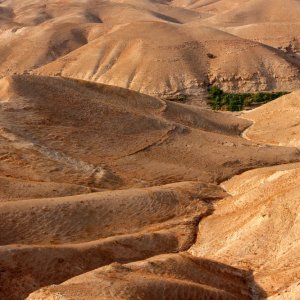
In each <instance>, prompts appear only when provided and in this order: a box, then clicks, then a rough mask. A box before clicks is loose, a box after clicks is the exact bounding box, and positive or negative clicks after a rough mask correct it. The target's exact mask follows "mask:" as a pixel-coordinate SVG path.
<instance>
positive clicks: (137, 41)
mask: <svg viewBox="0 0 300 300" xmlns="http://www.w3.org/2000/svg"><path fill="white" fill-rule="evenodd" d="M35 73H36V74H41V75H45V74H46V75H63V76H67V77H73V78H79V79H84V80H89V81H95V82H101V83H105V84H111V85H116V86H121V87H125V88H129V89H133V90H137V91H140V92H143V93H146V94H150V95H158V96H168V95H173V94H180V93H181V94H191V95H197V94H200V95H201V94H202V93H203V92H205V91H206V89H207V86H208V85H209V84H218V85H219V86H221V87H223V88H224V89H227V90H238V89H239V90H245V91H250V90H272V89H279V90H282V89H284V90H291V89H295V88H296V87H297V86H299V80H300V76H299V68H298V64H297V62H296V61H293V60H292V59H291V58H290V57H289V56H287V55H286V54H285V53H283V52H281V51H279V50H276V49H272V48H269V47H265V46H263V45H261V44H259V43H255V42H252V41H247V40H245V39H241V38H239V37H236V36H233V35H231V34H228V33H225V32H222V31H220V30H217V29H213V28H210V27H206V26H202V25H200V24H199V23H197V22H193V23H190V24H186V25H176V24H171V23H161V22H136V23H130V24H127V25H123V26H120V27H115V28H114V29H113V30H111V31H108V32H107V33H106V34H104V35H102V36H101V37H99V38H97V39H94V40H93V41H91V42H90V43H88V44H87V45H85V46H83V47H80V48H79V49H77V50H75V51H73V52H71V53H70V54H68V55H65V56H63V57H61V58H60V59H57V60H56V61H54V62H53V63H50V64H48V65H46V66H44V67H41V68H39V69H38V70H36V71H35Z"/></svg>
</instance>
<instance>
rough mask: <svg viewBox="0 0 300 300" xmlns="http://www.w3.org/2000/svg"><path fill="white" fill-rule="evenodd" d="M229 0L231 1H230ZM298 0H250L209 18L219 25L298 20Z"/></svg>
mask: <svg viewBox="0 0 300 300" xmlns="http://www.w3.org/2000/svg"><path fill="white" fill-rule="evenodd" d="M228 2H229V1H228ZM299 14H300V6H299V1H298V0H272V1H264V0H249V1H242V3H241V5H236V6H234V7H233V8H232V9H230V10H228V11H225V12H223V13H222V12H221V13H219V14H216V15H215V16H212V17H211V18H209V19H207V22H209V23H212V24H215V25H219V26H233V25H234V26H240V25H247V24H255V23H265V22H298V21H299Z"/></svg>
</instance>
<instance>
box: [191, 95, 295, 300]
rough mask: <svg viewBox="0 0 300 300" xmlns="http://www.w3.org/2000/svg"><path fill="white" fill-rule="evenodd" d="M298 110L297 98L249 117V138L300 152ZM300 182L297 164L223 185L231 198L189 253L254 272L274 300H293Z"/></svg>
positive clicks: (217, 208)
mask: <svg viewBox="0 0 300 300" xmlns="http://www.w3.org/2000/svg"><path fill="white" fill-rule="evenodd" d="M298 107H299V93H298V92H294V93H292V94H290V95H287V96H283V97H281V98H280V99H278V100H276V101H274V102H273V103H268V104H265V105H263V106H262V107H260V108H257V109H255V110H253V111H250V112H247V113H245V114H244V115H243V117H245V118H247V119H251V120H253V121H254V122H255V123H254V125H253V126H251V127H250V129H249V130H247V132H246V133H245V134H244V135H245V137H247V138H248V139H251V140H254V141H257V142H259V143H270V144H281V145H293V146H298V147H299V143H298V140H297V136H299V132H300V130H299V126H298V123H299V122H297V120H298V118H299V111H298ZM299 182H300V165H299V163H298V164H286V165H281V166H276V167H269V168H262V169H256V170H252V171H248V172H245V173H243V174H242V175H238V176H235V177H233V178H231V179H230V180H229V181H227V182H224V183H223V184H222V187H223V188H224V189H225V190H226V191H227V192H228V193H229V194H231V196H230V197H227V198H225V199H223V200H222V201H219V202H218V203H217V204H216V205H215V206H214V208H215V211H214V213H213V215H212V216H209V217H207V218H206V219H204V220H203V221H202V222H201V223H200V226H199V234H198V238H197V241H196V243H195V244H194V245H193V247H192V248H191V249H190V250H189V252H190V253H191V254H193V255H195V256H203V257H205V258H208V259H214V260H217V261H219V262H223V263H226V264H229V265H232V266H235V267H237V268H248V269H251V270H253V272H254V278H255V280H256V282H257V283H258V284H259V285H260V286H261V287H262V288H263V289H264V290H265V291H266V292H267V294H268V295H269V296H270V299H293V297H294V296H295V295H297V291H298V286H299V283H300V281H299V278H300V268H299V248H300V244H299V233H300V226H299V224H300V223H299V209H300V207H299V203H300V202H299V194H300V185H299ZM218 228H222V230H218ZM296 298H297V297H296ZM296 298H295V299H296Z"/></svg>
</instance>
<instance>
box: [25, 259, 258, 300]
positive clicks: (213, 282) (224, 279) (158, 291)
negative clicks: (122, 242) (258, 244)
mask: <svg viewBox="0 0 300 300" xmlns="http://www.w3.org/2000/svg"><path fill="white" fill-rule="evenodd" d="M250 286H253V288H256V289H257V290H256V291H252V290H251V288H250ZM255 294H256V295H260V296H263V293H260V290H259V287H256V286H255V285H254V284H253V282H252V279H251V273H247V272H245V271H240V270H238V269H235V268H232V267H228V266H226V265H223V264H218V263H216V262H212V261H209V260H205V259H199V258H195V257H192V256H190V255H188V254H184V253H182V254H171V255H160V256H155V257H152V258H150V259H147V260H145V261H138V262H133V263H129V264H111V265H109V266H106V267H103V268H100V269H97V270H94V271H91V272H89V273H86V274H83V275H81V276H78V277H75V278H72V279H71V280H68V281H66V282H64V283H62V284H60V285H58V286H51V287H47V288H43V289H41V290H39V291H37V292H35V293H33V294H31V295H30V296H29V297H28V298H27V299H28V300H42V299H55V297H57V295H59V296H58V297H63V298H61V299H66V300H69V299H74V300H92V299H95V300H96V299H144V300H148V299H149V300H150V299H228V300H229V299H251V298H252V297H253V296H254V297H255Z"/></svg>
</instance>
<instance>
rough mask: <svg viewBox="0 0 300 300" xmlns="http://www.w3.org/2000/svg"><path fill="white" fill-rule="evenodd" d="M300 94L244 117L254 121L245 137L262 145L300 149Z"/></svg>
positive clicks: (292, 95)
mask: <svg viewBox="0 0 300 300" xmlns="http://www.w3.org/2000/svg"><path fill="white" fill-rule="evenodd" d="M299 99H300V92H299V91H296V92H294V93H291V94H289V95H286V96H284V97H281V98H280V99H278V100H276V101H273V102H271V103H269V104H266V105H264V106H262V107H260V108H257V109H255V110H253V111H249V112H247V113H245V114H244V115H243V117H244V118H246V119H248V120H251V121H253V123H254V124H253V125H252V126H251V127H250V128H249V129H248V130H247V131H246V132H245V133H244V137H245V138H247V139H250V140H255V141H257V142H260V143H268V144H273V145H281V146H294V147H298V148H300V136H299V134H300V101H299Z"/></svg>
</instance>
